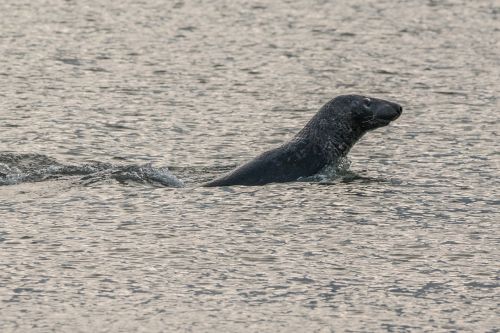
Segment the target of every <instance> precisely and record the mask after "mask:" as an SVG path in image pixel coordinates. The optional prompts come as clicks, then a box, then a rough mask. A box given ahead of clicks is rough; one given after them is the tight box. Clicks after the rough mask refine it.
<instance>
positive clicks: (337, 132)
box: [204, 95, 403, 186]
mask: <svg viewBox="0 0 500 333" xmlns="http://www.w3.org/2000/svg"><path fill="white" fill-rule="evenodd" d="M402 110H403V109H402V107H401V106H400V105H398V104H396V103H393V102H389V101H386V100H382V99H377V98H370V97H366V96H361V95H342V96H338V97H336V98H334V99H332V100H331V101H329V102H328V103H326V104H325V105H324V106H323V107H322V108H321V109H320V110H319V111H318V112H317V113H316V115H315V116H314V117H313V118H312V119H311V120H310V121H309V122H308V123H307V124H306V126H305V127H304V128H303V129H302V130H301V131H300V132H299V133H298V134H297V135H295V137H293V138H292V139H291V140H290V141H289V142H287V143H285V144H283V145H282V146H280V147H277V148H275V149H272V150H269V151H267V152H264V153H262V154H261V155H259V156H257V157H255V158H254V159H253V160H251V161H249V162H247V163H245V164H243V165H241V166H239V167H237V168H236V169H234V170H233V171H231V172H229V173H228V174H226V175H224V176H222V177H220V178H217V179H215V180H213V181H211V182H209V183H206V184H205V185H204V186H229V185H263V184H267V183H272V182H288V181H294V180H297V179H299V178H301V177H308V176H312V175H314V174H315V173H317V172H319V171H320V170H321V169H323V168H324V167H325V166H327V165H332V164H335V163H338V161H339V160H340V159H341V158H343V157H344V156H346V155H347V153H348V152H349V150H350V149H351V147H352V146H353V145H354V144H355V143H356V142H357V141H358V140H359V139H360V138H361V137H362V136H363V135H364V134H365V133H366V132H368V131H370V130H374V129H376V128H379V127H383V126H386V125H388V124H389V123H390V122H391V121H393V120H396V119H397V118H398V117H399V116H400V115H401V113H402Z"/></svg>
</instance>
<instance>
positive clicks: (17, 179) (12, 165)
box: [0, 153, 184, 187]
mask: <svg viewBox="0 0 500 333" xmlns="http://www.w3.org/2000/svg"><path fill="white" fill-rule="evenodd" d="M67 178H76V179H77V181H79V182H80V183H81V184H82V185H90V184H94V183H97V182H103V181H109V180H114V181H118V182H120V183H122V184H126V183H142V184H149V185H153V186H167V187H183V186H184V183H183V182H182V181H181V180H179V179H177V178H176V177H175V176H174V175H173V174H172V173H171V172H170V171H169V170H168V168H166V167H160V168H156V167H153V166H152V165H151V164H145V165H135V164H132V165H114V164H110V163H102V162H91V163H86V164H82V165H65V164H62V163H59V162H58V161H56V160H55V159H53V158H51V157H48V156H45V155H41V154H11V153H2V154H0V186H2V185H15V184H20V183H25V182H41V181H45V180H53V179H67Z"/></svg>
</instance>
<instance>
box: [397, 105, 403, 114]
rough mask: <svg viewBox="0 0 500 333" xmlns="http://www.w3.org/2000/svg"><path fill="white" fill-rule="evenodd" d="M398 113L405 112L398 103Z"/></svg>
mask: <svg viewBox="0 0 500 333" xmlns="http://www.w3.org/2000/svg"><path fill="white" fill-rule="evenodd" d="M398 113H399V114H401V113H403V108H402V107H401V106H400V105H398Z"/></svg>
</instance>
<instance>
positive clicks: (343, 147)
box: [295, 114, 364, 163]
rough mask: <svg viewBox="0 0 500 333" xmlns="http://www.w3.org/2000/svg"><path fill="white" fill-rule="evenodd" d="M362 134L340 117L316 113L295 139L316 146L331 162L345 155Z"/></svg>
mask: <svg viewBox="0 0 500 333" xmlns="http://www.w3.org/2000/svg"><path fill="white" fill-rule="evenodd" d="M363 134H364V133H363V132H360V131H359V130H354V129H353V128H352V127H351V125H350V124H349V123H348V122H347V121H346V120H345V119H342V117H335V116H333V117H332V115H329V116H324V115H320V114H318V115H317V116H316V117H314V118H313V119H311V120H310V121H309V123H307V124H306V126H305V127H304V128H303V129H302V130H301V131H300V132H299V133H298V134H297V135H296V136H295V139H296V140H300V141H306V142H308V144H310V145H315V146H317V149H318V151H319V152H321V154H322V155H324V156H325V157H326V159H327V160H328V162H329V163H331V162H335V161H338V160H339V159H340V158H343V157H345V156H346V155H347V153H349V150H350V149H351V148H352V146H354V144H355V143H356V142H357V141H358V140H359V139H360V138H361V137H362V136H363Z"/></svg>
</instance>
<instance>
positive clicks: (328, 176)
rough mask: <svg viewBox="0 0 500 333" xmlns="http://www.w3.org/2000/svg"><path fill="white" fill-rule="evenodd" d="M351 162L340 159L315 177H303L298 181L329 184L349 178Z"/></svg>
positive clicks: (343, 158) (345, 158)
mask: <svg viewBox="0 0 500 333" xmlns="http://www.w3.org/2000/svg"><path fill="white" fill-rule="evenodd" d="M350 167H351V161H350V160H349V159H348V158H347V157H342V158H340V159H338V160H337V162H336V163H331V164H328V165H326V166H325V167H324V168H323V169H321V170H320V171H319V172H318V173H316V174H315V175H312V176H309V177H304V178H301V179H299V180H301V181H308V182H318V183H331V182H333V181H335V180H338V179H343V178H344V177H350V176H351V175H352V174H353V172H352V171H350V170H349V168H350Z"/></svg>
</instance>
